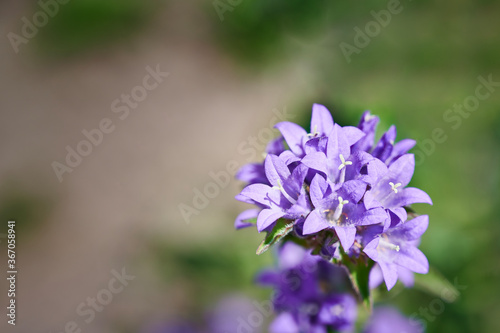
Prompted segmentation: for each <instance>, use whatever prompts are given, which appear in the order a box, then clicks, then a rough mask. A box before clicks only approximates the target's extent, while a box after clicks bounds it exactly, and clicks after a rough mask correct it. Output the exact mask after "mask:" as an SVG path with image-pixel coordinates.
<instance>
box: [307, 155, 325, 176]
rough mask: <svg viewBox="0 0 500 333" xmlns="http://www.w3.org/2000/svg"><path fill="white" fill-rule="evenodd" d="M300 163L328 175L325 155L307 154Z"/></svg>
mask: <svg viewBox="0 0 500 333" xmlns="http://www.w3.org/2000/svg"><path fill="white" fill-rule="evenodd" d="M302 163H303V164H304V165H306V166H307V167H309V168H311V169H314V170H318V171H321V172H323V173H325V174H328V161H327V158H326V155H325V154H324V153H321V152H315V153H311V154H307V155H306V156H305V157H304V158H303V159H302Z"/></svg>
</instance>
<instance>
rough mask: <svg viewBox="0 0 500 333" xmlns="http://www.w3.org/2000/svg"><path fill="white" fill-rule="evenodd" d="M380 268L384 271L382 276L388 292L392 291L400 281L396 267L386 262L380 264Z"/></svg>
mask: <svg viewBox="0 0 500 333" xmlns="http://www.w3.org/2000/svg"><path fill="white" fill-rule="evenodd" d="M378 264H379V265H380V268H381V269H382V275H383V276H384V281H385V285H386V286H387V290H391V289H392V287H394V285H395V284H396V282H397V281H398V271H397V268H396V265H394V264H388V263H385V262H382V261H381V262H379V263H378Z"/></svg>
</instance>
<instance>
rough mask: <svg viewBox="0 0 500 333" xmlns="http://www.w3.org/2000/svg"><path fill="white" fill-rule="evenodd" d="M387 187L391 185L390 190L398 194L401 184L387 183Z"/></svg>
mask: <svg viewBox="0 0 500 333" xmlns="http://www.w3.org/2000/svg"><path fill="white" fill-rule="evenodd" d="M389 185H391V189H392V190H393V191H394V193H398V187H400V186H401V183H397V184H394V183H393V182H389Z"/></svg>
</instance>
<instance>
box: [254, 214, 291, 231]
mask: <svg viewBox="0 0 500 333" xmlns="http://www.w3.org/2000/svg"><path fill="white" fill-rule="evenodd" d="M283 216H285V212H282V211H279V210H275V209H263V210H262V211H261V212H260V213H259V216H258V217H257V231H258V232H261V231H262V230H264V229H266V228H267V227H269V226H270V225H271V224H273V223H274V222H276V220H278V219H279V218H281V217H283Z"/></svg>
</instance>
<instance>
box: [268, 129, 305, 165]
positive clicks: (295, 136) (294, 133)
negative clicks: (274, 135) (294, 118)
mask: <svg viewBox="0 0 500 333" xmlns="http://www.w3.org/2000/svg"><path fill="white" fill-rule="evenodd" d="M274 127H275V128H277V129H278V130H279V131H280V132H281V134H282V135H283V137H284V138H285V141H286V143H287V144H288V147H290V150H291V151H293V152H294V153H295V154H296V155H297V156H303V155H304V150H303V149H302V140H303V139H304V137H307V132H306V130H305V129H303V128H302V127H300V126H299V125H297V124H294V123H291V122H289V121H283V122H281V123H277V124H276V125H274Z"/></svg>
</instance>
